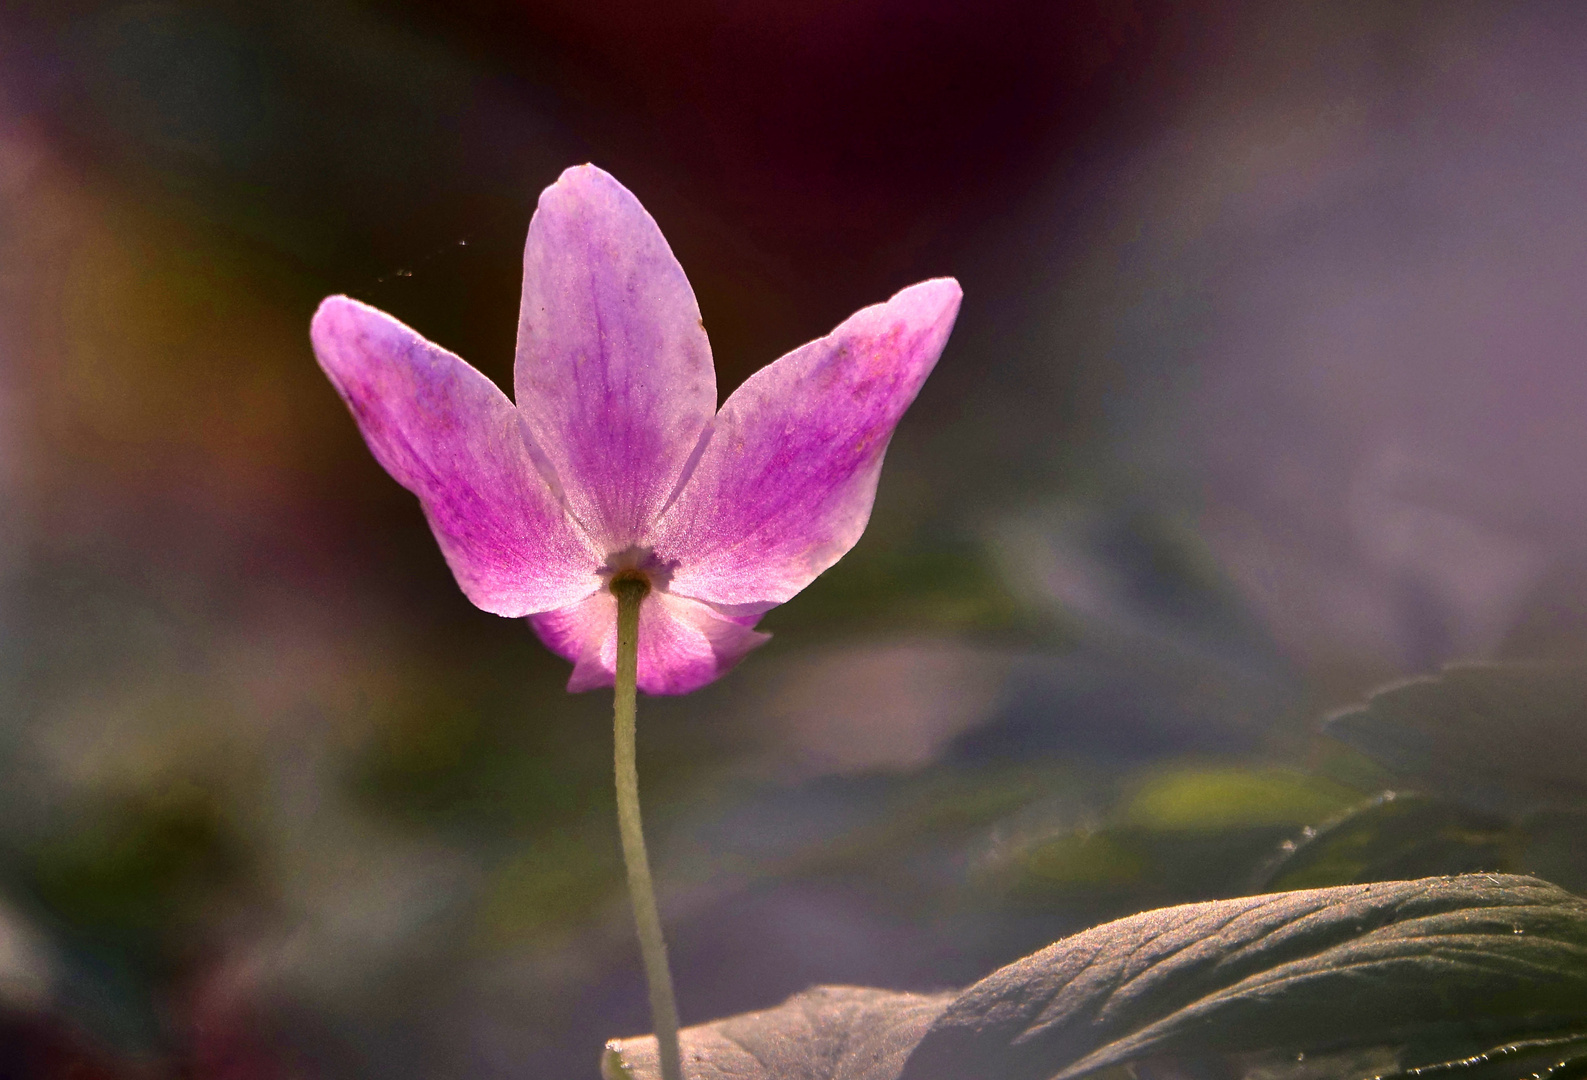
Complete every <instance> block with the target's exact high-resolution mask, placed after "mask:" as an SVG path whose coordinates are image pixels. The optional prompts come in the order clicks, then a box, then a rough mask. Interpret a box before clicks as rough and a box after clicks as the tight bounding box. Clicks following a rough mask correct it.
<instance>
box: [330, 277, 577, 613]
mask: <svg viewBox="0 0 1587 1080" xmlns="http://www.w3.org/2000/svg"><path fill="white" fill-rule="evenodd" d="M309 336H310V338H311V339H312V340H313V342H314V354H315V355H316V356H317V357H318V358H319V361H320V367H322V368H324V369H325V374H326V375H328V376H330V380H331V383H332V384H333V385H334V386H335V387H336V390H337V392H338V393H339V394H341V395H342V399H343V400H344V401H346V402H347V407H348V408H349V409H351V410H352V413H353V417H354V419H356V420H357V421H358V427H359V430H361V431H362V432H363V434H364V441H365V442H367V443H368V444H369V449H370V450H371V451H372V452H373V453H374V455H375V459H376V460H377V461H379V462H380V464H382V465H384V466H385V468H386V471H387V472H389V473H390V474H391V475H392V477H393V478H395V479H396V481H397V482H398V483H399V484H401V485H402V486H403V487H405V488H407V489H408V490H409V491H411V492H413V493H414V494H415V495H417V496H418V497H419V502H420V504H421V505H422V506H423V507H424V514H425V517H426V518H428V519H429V522H430V528H431V529H432V530H433V531H434V532H435V538H436V540H437V541H438V542H439V543H440V545H441V552H442V554H444V555H445V556H446V561H447V564H448V565H449V566H451V568H452V573H453V574H454V575H456V577H457V583H458V585H459V586H461V587H462V589H463V593H464V594H465V595H466V596H467V597H468V598H469V599H470V600H472V601H473V602H474V603H475V604H477V605H478V606H479V607H482V608H484V609H485V610H486V611H492V612H495V613H496V614H498V615H509V616H519V615H527V614H529V613H531V612H535V611H545V610H547V609H549V608H555V607H562V606H565V605H567V604H569V603H572V602H573V601H575V600H577V599H579V598H580V597H583V596H587V595H589V593H590V592H591V591H592V590H593V589H596V588H599V587H600V578H599V577H598V576H597V574H596V570H597V568H598V567H599V565H600V559H599V558H598V557H596V556H595V555H594V553H593V552H592V551H591V550H590V548H589V546H588V543H587V541H585V539H584V538H583V536H582V534H581V533H580V532H579V531H578V528H577V526H576V525H575V524H574V523H573V522H572V520H571V519H569V517H568V515H567V513H566V512H565V511H564V510H563V508H562V506H561V504H560V503H559V502H558V501H557V499H556V497H555V496H554V495H553V494H552V492H551V489H550V487H549V486H548V485H547V484H546V482H545V480H544V479H543V478H542V477H541V476H540V474H539V472H538V471H537V470H536V469H535V466H534V462H533V459H532V458H531V457H530V455H529V450H528V446H527V444H526V442H525V439H524V432H523V428H522V425H521V423H520V421H519V419H518V413H517V410H516V409H514V408H513V406H512V402H510V401H508V400H507V397H506V395H505V394H503V393H502V392H501V391H500V390H498V389H497V388H496V386H495V384H494V383H492V382H491V381H490V380H489V379H487V378H486V377H485V376H484V375H481V374H480V373H479V372H478V371H476V370H474V369H473V368H472V367H470V366H469V365H468V364H466V363H464V362H463V361H462V360H461V359H459V358H458V357H456V356H454V355H452V354H451V353H449V352H447V351H446V350H445V349H442V348H441V347H440V346H438V345H434V344H432V343H430V342H428V341H426V340H425V339H424V338H422V337H420V336H419V335H418V334H417V333H415V332H414V331H413V330H410V329H409V328H408V327H406V326H404V325H403V324H402V323H400V322H398V321H397V320H396V319H393V318H392V317H391V316H389V315H387V314H385V313H384V312H381V311H377V310H375V309H374V308H372V307H369V306H367V305H365V304H360V303H359V302H358V301H356V300H350V299H348V298H347V297H345V296H333V297H330V298H329V299H327V300H326V301H325V302H324V303H322V304H321V305H320V309H319V311H317V312H315V315H314V322H313V324H312V325H311V327H310V330H309Z"/></svg>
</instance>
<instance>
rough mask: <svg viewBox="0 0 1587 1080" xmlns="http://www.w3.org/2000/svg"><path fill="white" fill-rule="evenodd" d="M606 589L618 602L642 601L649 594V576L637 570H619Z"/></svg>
mask: <svg viewBox="0 0 1587 1080" xmlns="http://www.w3.org/2000/svg"><path fill="white" fill-rule="evenodd" d="M606 587H607V588H608V589H610V590H612V594H613V595H614V596H616V597H617V598H618V599H620V600H621V599H626V598H628V597H632V598H634V599H636V600H643V599H644V598H645V597H646V596H648V595H649V594H650V575H649V574H647V573H645V572H644V571H643V570H639V569H630V570H619V571H618V572H617V573H615V574H613V575H612V580H611V581H610V582H609V583H607V586H606Z"/></svg>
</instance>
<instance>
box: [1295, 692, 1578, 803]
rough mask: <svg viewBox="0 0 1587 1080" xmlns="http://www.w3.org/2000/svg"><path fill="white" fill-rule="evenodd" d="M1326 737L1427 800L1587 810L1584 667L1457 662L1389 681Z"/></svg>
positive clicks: (1332, 723)
mask: <svg viewBox="0 0 1587 1080" xmlns="http://www.w3.org/2000/svg"><path fill="white" fill-rule="evenodd" d="M1324 730H1325V731H1326V732H1327V733H1328V734H1329V735H1332V736H1333V737H1334V738H1336V739H1339V740H1341V741H1343V742H1345V743H1348V744H1350V745H1351V746H1354V747H1356V748H1357V749H1358V750H1360V751H1362V752H1363V753H1365V754H1366V755H1367V756H1368V757H1371V758H1373V759H1374V760H1376V761H1378V762H1379V763H1380V764H1382V765H1384V766H1385V767H1387V768H1388V769H1390V770H1391V771H1392V772H1394V773H1395V774H1396V775H1398V776H1400V777H1402V778H1404V779H1405V780H1407V781H1409V782H1410V783H1412V784H1414V785H1416V786H1417V787H1420V788H1423V789H1425V790H1426V791H1428V792H1430V793H1439V794H1447V795H1448V796H1449V797H1451V798H1457V799H1463V800H1465V801H1468V802H1471V803H1475V804H1477V805H1480V806H1486V807H1514V806H1517V805H1520V806H1536V805H1539V804H1541V805H1563V806H1584V805H1587V772H1583V770H1582V768H1581V762H1582V760H1583V759H1584V758H1587V668H1584V667H1578V666H1568V665H1556V664H1459V665H1452V666H1450V667H1447V668H1445V669H1444V670H1443V672H1442V673H1440V674H1439V675H1437V676H1434V677H1429V678H1423V679H1414V680H1411V681H1409V682H1403V683H1397V684H1395V685H1393V686H1389V687H1386V688H1385V689H1383V690H1380V691H1378V692H1377V693H1376V694H1374V695H1373V696H1372V697H1371V698H1370V699H1369V700H1368V701H1367V703H1366V704H1365V705H1363V706H1362V707H1361V708H1359V709H1354V710H1351V711H1349V712H1344V713H1340V714H1337V715H1336V716H1334V717H1332V718H1331V719H1330V720H1329V721H1328V723H1327V725H1326V727H1325V728H1324Z"/></svg>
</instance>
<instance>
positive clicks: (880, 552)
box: [762, 536, 1073, 646]
mask: <svg viewBox="0 0 1587 1080" xmlns="http://www.w3.org/2000/svg"><path fill="white" fill-rule="evenodd" d="M762 629H765V630H769V631H771V632H773V633H778V634H787V635H789V636H798V637H800V638H813V637H815V636H816V635H817V634H819V636H820V637H821V638H822V639H827V640H830V639H832V638H834V637H837V638H842V637H850V636H857V635H861V634H876V633H885V632H889V631H892V632H896V631H900V630H905V631H908V632H909V633H911V634H915V635H920V636H932V635H943V634H956V635H961V636H971V637H975V638H982V639H993V640H999V641H1012V642H1016V643H1022V644H1038V643H1039V644H1043V645H1048V646H1051V645H1054V644H1061V643H1063V642H1065V641H1068V640H1070V639H1071V637H1072V633H1073V631H1072V628H1065V627H1063V626H1061V625H1059V624H1058V623H1056V622H1055V621H1054V620H1053V619H1052V618H1051V616H1049V615H1047V614H1045V613H1043V612H1041V611H1040V610H1039V609H1038V608H1037V607H1036V606H1035V605H1033V604H1032V603H1031V602H1030V600H1029V599H1027V600H1025V601H1023V602H1022V601H1021V600H1020V599H1019V598H1017V597H1015V596H1014V594H1013V593H1012V592H1011V591H1010V590H1009V588H1008V584H1007V582H1006V580H1005V579H1004V577H1003V576H1002V575H1001V574H999V573H998V572H997V570H996V568H995V567H994V565H993V564H992V561H991V559H990V558H989V557H988V555H987V551H986V548H985V545H983V544H980V543H977V542H975V541H973V540H968V539H949V540H944V539H943V538H941V537H940V536H937V537H917V538H915V540H914V541H913V542H910V543H906V544H902V545H898V546H892V547H887V546H883V545H881V544H877V543H870V544H867V543H865V542H863V541H862V542H861V543H860V544H859V545H858V546H857V547H856V548H855V549H854V551H852V552H850V553H849V555H847V556H845V557H844V558H843V559H842V560H841V561H840V562H838V563H837V565H835V566H833V567H832V568H831V569H829V570H828V571H827V572H826V573H824V574H822V575H821V576H820V577H819V578H817V579H816V580H815V581H814V582H812V583H811V584H810V586H809V587H808V588H806V589H805V590H804V592H802V593H800V594H799V602H798V603H797V604H788V605H786V606H783V607H779V608H775V609H773V610H772V611H771V612H769V613H768V614H767V617H766V619H765V620H764V622H763V623H762Z"/></svg>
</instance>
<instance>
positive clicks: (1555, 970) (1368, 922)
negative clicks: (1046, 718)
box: [604, 874, 1587, 1080]
mask: <svg viewBox="0 0 1587 1080" xmlns="http://www.w3.org/2000/svg"><path fill="white" fill-rule="evenodd" d="M1583 1032H1587V902H1584V901H1583V900H1581V899H1580V898H1578V897H1575V896H1573V895H1571V894H1569V893H1566V892H1564V891H1563V890H1561V889H1558V888H1556V887H1555V886H1552V885H1549V884H1547V883H1545V882H1542V881H1539V880H1537V879H1535V878H1526V877H1514V876H1497V875H1488V874H1474V875H1467V876H1463V877H1446V878H1424V879H1421V880H1418V881H1398V882H1387V883H1382V884H1376V885H1361V886H1345V887H1338V888H1329V889H1311V890H1302V891H1295V892H1287V893H1276V894H1269V895H1264V896H1254V897H1241V898H1238V899H1233V900H1220V901H1212V902H1208V903H1201V904H1188V905H1183V906H1180V907H1174V908H1165V909H1161V910H1157V911H1149V912H1145V913H1142V914H1140V915H1133V916H1131V917H1129V918H1126V919H1120V920H1118V921H1116V922H1111V923H1106V924H1104V925H1102V926H1098V927H1095V928H1093V929H1091V930H1087V931H1085V932H1084V933H1081V934H1076V935H1074V936H1073V937H1069V938H1065V939H1064V940H1062V941H1060V942H1058V943H1057V944H1055V945H1052V946H1050V947H1049V948H1047V949H1044V950H1042V951H1041V952H1038V953H1036V954H1034V955H1032V956H1029V957H1026V958H1025V959H1023V960H1020V961H1018V962H1016V963H1013V964H1010V965H1008V966H1007V967H1004V968H1002V969H1000V970H998V971H996V972H994V973H993V974H991V975H990V976H988V977H987V978H985V979H983V980H982V981H980V982H978V983H976V984H975V985H973V986H971V987H970V988H969V989H967V990H965V991H964V992H963V993H962V994H960V995H958V996H957V997H956V998H952V999H951V1000H950V999H949V998H948V997H946V996H938V997H918V996H915V995H906V994H893V993H888V992H885V991H880V990H859V989H855V988H852V987H826V988H817V989H815V990H811V991H807V992H806V993H804V994H801V995H798V996H796V997H795V998H792V999H790V1000H789V1001H788V1002H787V1003H785V1004H784V1005H782V1006H780V1007H778V1008H776V1009H772V1010H768V1011H766V1012H762V1013H749V1014H745V1015H743V1016H737V1017H733V1018H730V1019H728V1020H722V1021H717V1022H715V1023H712V1024H706V1025H702V1026H700V1027H697V1028H692V1029H690V1030H689V1031H688V1032H686V1033H685V1046H686V1047H687V1048H688V1057H689V1061H690V1067H691V1069H692V1070H693V1072H692V1075H694V1076H696V1077H702V1078H714V1077H728V1076H731V1077H735V1078H740V1080H760V1078H763V1077H764V1078H766V1080H771V1078H773V1077H776V1078H786V1077H798V1078H806V1077H808V1078H811V1080H838V1078H843V1080H849V1078H853V1080H895V1078H896V1080H968V1078H978V1077H997V1078H999V1080H1071V1078H1079V1077H1091V1076H1107V1077H1110V1078H1111V1077H1114V1076H1124V1075H1134V1076H1137V1077H1152V1078H1169V1077H1186V1078H1189V1077H1200V1076H1229V1077H1245V1078H1249V1080H1255V1078H1257V1077H1278V1076H1284V1077H1291V1078H1297V1080H1298V1078H1300V1077H1312V1076H1331V1077H1337V1078H1341V1080H1342V1078H1347V1077H1361V1078H1366V1077H1374V1076H1385V1075H1390V1074H1394V1075H1404V1074H1405V1073H1406V1071H1407V1070H1414V1069H1425V1070H1430V1072H1431V1074H1432V1075H1439V1074H1442V1073H1455V1074H1461V1075H1469V1076H1471V1077H1473V1078H1479V1077H1480V1078H1481V1080H1521V1078H1522V1077H1524V1076H1532V1075H1549V1074H1551V1073H1557V1074H1558V1075H1577V1073H1576V1072H1570V1071H1568V1070H1570V1069H1577V1068H1579V1066H1580V1063H1581V1061H1582V1048H1583ZM915 1040H918V1043H916V1041H915ZM910 1045H913V1049H912V1050H910V1049H908V1047H909V1046H910ZM1572 1063H1575V1064H1572ZM1126 1066H1127V1067H1128V1068H1129V1070H1130V1071H1129V1072H1127V1073H1126V1072H1121V1071H1119V1070H1120V1069H1121V1068H1122V1067H1126ZM604 1068H605V1071H606V1075H607V1077H608V1078H616V1077H623V1076H630V1077H633V1078H635V1080H648V1078H650V1077H653V1076H656V1075H658V1074H657V1072H656V1069H655V1066H654V1042H653V1040H650V1039H648V1038H647V1039H628V1040H620V1041H616V1042H614V1043H612V1044H611V1045H610V1046H609V1048H608V1052H607V1058H606V1061H605V1064H604ZM1560 1070H1567V1071H1563V1072H1562V1071H1560ZM1423 1075H1426V1073H1424V1074H1423Z"/></svg>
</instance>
